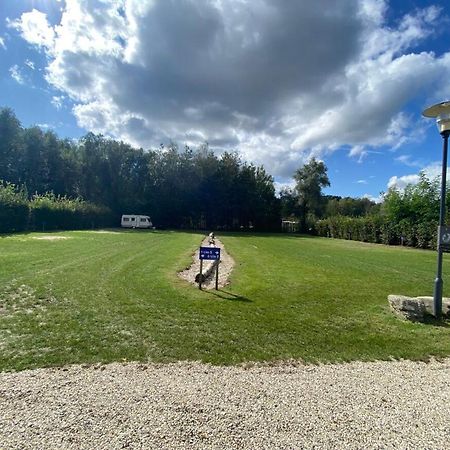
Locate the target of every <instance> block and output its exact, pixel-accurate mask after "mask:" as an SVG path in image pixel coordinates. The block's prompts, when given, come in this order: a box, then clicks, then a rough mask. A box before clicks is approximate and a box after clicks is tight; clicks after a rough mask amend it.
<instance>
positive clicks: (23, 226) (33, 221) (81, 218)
mask: <svg viewBox="0 0 450 450" xmlns="http://www.w3.org/2000/svg"><path fill="white" fill-rule="evenodd" d="M114 219H115V218H114V216H113V214H112V213H111V210H110V209H109V208H106V207H104V206H99V205H94V204H92V203H89V202H85V201H83V200H81V199H69V198H67V197H59V196H55V195H54V194H52V193H47V194H45V195H35V196H33V197H32V198H31V200H28V198H27V194H26V192H25V191H24V190H23V189H19V188H17V187H16V186H15V185H13V184H11V183H5V182H1V181H0V233H12V232H17V231H26V230H75V229H85V228H99V227H106V226H112V225H114V224H115V222H116V221H115V220H114Z"/></svg>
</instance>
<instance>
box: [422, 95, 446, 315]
mask: <svg viewBox="0 0 450 450" xmlns="http://www.w3.org/2000/svg"><path fill="white" fill-rule="evenodd" d="M422 114H423V115H424V116H425V117H432V118H435V119H436V124H437V127H438V129H439V133H440V134H441V136H442V138H443V139H444V145H443V152H442V176H441V207H440V211H439V228H438V242H437V251H438V257H437V272H436V279H435V280H434V292H433V314H434V317H436V319H441V317H442V286H443V281H442V253H443V247H442V237H443V233H444V221H445V197H446V186H447V153H448V137H449V135H450V101H447V102H442V103H438V104H437V105H433V106H430V107H429V108H427V109H425V110H424V111H423V113H422Z"/></svg>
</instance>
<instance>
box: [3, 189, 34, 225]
mask: <svg viewBox="0 0 450 450" xmlns="http://www.w3.org/2000/svg"><path fill="white" fill-rule="evenodd" d="M28 216H29V206H28V200H27V195H26V192H25V191H24V190H23V189H18V188H17V187H16V186H15V185H14V184H12V183H7V182H3V181H0V233H11V232H14V231H24V230H26V229H27V227H28Z"/></svg>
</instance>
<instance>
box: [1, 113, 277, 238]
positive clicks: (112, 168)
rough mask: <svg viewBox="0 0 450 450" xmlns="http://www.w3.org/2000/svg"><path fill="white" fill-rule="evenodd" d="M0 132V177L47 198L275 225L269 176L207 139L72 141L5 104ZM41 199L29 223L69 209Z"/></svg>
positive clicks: (212, 223) (64, 217)
mask: <svg viewBox="0 0 450 450" xmlns="http://www.w3.org/2000/svg"><path fill="white" fill-rule="evenodd" d="M0 136H1V137H2V139H1V140H0V179H4V180H6V181H8V182H12V183H15V184H16V185H18V186H19V185H20V186H22V185H23V186H26V189H27V191H28V192H30V193H32V194H36V195H37V196H38V197H39V196H42V195H43V196H44V197H45V196H46V193H47V192H53V193H54V194H55V199H56V198H59V199H61V198H63V197H64V198H65V197H69V198H78V197H80V198H83V199H85V200H86V201H87V202H90V203H91V204H96V205H105V206H106V207H108V208H109V209H110V210H111V211H112V212H113V214H114V215H115V216H116V217H120V215H121V214H126V213H140V214H148V215H150V216H151V217H152V219H153V222H154V223H155V224H156V225H157V226H158V227H174V228H213V229H214V228H220V229H240V228H241V227H244V228H246V229H248V228H250V227H252V228H253V229H256V230H269V229H278V228H279V223H280V222H279V219H280V214H279V200H278V199H277V198H276V197H275V189H274V184H273V179H272V177H271V176H270V175H269V174H267V173H266V172H265V170H264V168H263V167H257V166H254V165H253V164H248V163H245V162H242V161H241V160H240V158H239V156H238V155H237V154H236V153H224V154H223V155H221V156H220V157H218V156H216V155H215V154H214V153H213V152H212V151H210V150H209V148H208V145H207V144H205V145H203V146H201V147H200V148H199V149H197V150H193V149H191V148H189V147H185V148H184V150H183V151H180V150H179V149H178V148H177V146H176V145H175V144H171V145H169V146H168V147H161V148H160V149H158V150H152V151H144V150H143V149H135V148H133V147H131V146H130V145H128V144H125V143H123V142H118V141H115V140H113V139H108V138H105V137H104V136H101V135H95V134H93V133H88V134H87V135H86V136H84V137H83V138H82V139H80V141H79V142H78V143H73V142H70V141H67V140H61V139H59V138H58V137H57V136H56V135H55V134H54V133H52V132H49V131H47V132H43V131H42V130H41V129H39V128H38V127H31V128H26V129H23V128H22V127H21V125H20V122H19V121H18V120H17V118H16V117H15V116H14V113H13V112H12V111H11V110H9V109H0ZM47 200H48V199H47ZM47 200H45V199H44V200H42V199H39V200H36V202H35V207H34V208H33V211H34V213H35V215H36V217H33V220H34V222H33V223H34V224H35V226H36V227H37V228H39V227H41V225H42V223H43V222H46V223H49V224H50V223H51V224H53V225H52V227H54V226H55V227H56V226H57V227H58V228H61V227H66V225H65V224H66V223H69V222H70V220H69V216H70V214H69V212H66V213H64V214H63V213H62V212H61V207H60V206H58V208H55V207H54V206H48V205H47V204H46V201H47ZM57 203H58V205H61V204H62V203H61V200H58V201H57ZM63 203H64V202H63ZM67 207H68V211H69V210H70V208H72V206H71V205H68V206H67ZM82 212H83V214H84V212H85V208H84V209H83V210H82ZM90 214H91V216H92V214H94V215H97V214H96V213H92V212H91V213H90ZM94 219H95V218H94ZM94 221H95V222H96V223H97V222H98V221H97V220H96V219H95V220H94ZM84 223H85V221H84V219H83V223H82V224H78V225H77V228H78V227H81V226H84ZM116 223H118V221H116ZM61 224H62V225H61Z"/></svg>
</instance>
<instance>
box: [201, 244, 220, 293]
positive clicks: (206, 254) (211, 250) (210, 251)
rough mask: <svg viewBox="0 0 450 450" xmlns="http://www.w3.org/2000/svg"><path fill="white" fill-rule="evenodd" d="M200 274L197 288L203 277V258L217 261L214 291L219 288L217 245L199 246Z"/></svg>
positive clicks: (218, 253)
mask: <svg viewBox="0 0 450 450" xmlns="http://www.w3.org/2000/svg"><path fill="white" fill-rule="evenodd" d="M199 258H200V274H199V282H198V288H199V289H201V288H202V278H203V260H209V261H217V265H216V291H217V290H218V289H219V262H220V248H219V247H200V251H199Z"/></svg>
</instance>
